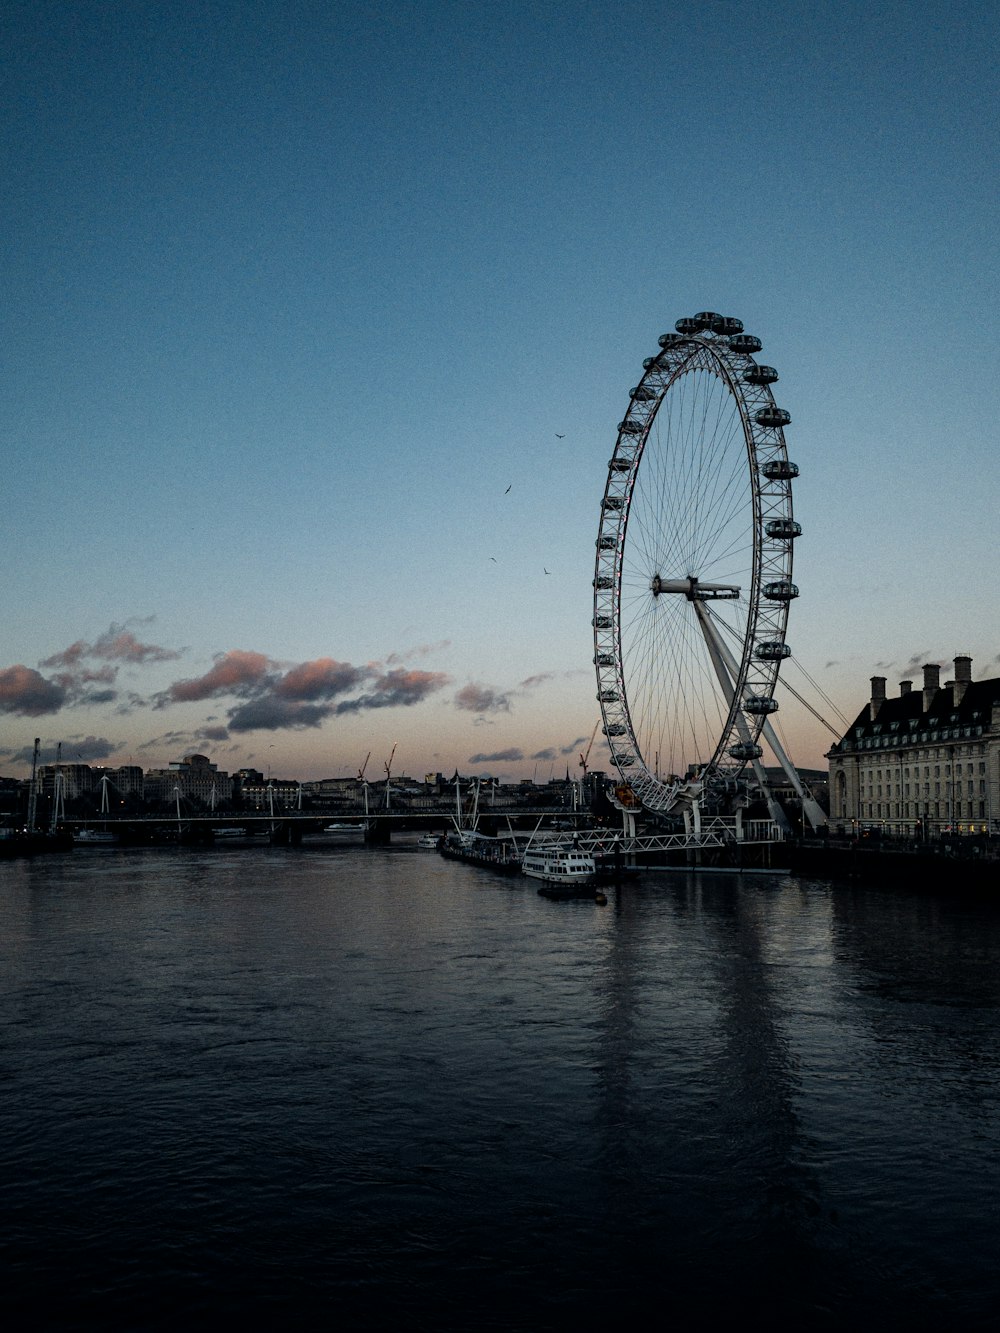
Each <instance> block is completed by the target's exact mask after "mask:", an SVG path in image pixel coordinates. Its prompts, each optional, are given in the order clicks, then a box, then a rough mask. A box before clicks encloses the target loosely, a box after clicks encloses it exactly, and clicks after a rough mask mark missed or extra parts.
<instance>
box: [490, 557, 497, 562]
mask: <svg viewBox="0 0 1000 1333" xmlns="http://www.w3.org/2000/svg"><path fill="white" fill-rule="evenodd" d="M490 559H491V560H492V561H493V563H494V564H496V562H497V558H496V556H495V555H491V556H490Z"/></svg>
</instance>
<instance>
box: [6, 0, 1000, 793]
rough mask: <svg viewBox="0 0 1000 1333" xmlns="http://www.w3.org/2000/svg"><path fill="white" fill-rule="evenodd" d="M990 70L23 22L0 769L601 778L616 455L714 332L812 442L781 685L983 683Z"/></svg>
mask: <svg viewBox="0 0 1000 1333" xmlns="http://www.w3.org/2000/svg"><path fill="white" fill-rule="evenodd" d="M998 27H1000V18H998V11H997V8H996V6H995V4H992V3H979V2H978V0H970V2H968V3H963V2H962V0H950V2H949V3H947V4H945V3H939V0H925V2H924V3H921V4H919V5H916V4H913V3H897V2H892V3H883V4H875V5H871V4H870V3H858V2H857V0H839V2H838V3H823V2H822V0H820V2H819V3H793V2H791V0H776V2H775V3H772V4H770V5H767V6H765V7H763V8H762V7H759V6H756V7H755V6H741V5H735V4H731V3H721V2H720V3H715V2H713V0H702V3H700V4H698V5H690V4H680V3H675V2H674V0H661V3H659V4H657V5H648V4H637V3H632V2H631V0H618V2H617V3H614V4H611V3H595V2H589V3H574V0H563V3H560V4H553V3H548V2H547V0H531V2H530V3H528V0H524V2H523V3H522V0H489V2H488V3H484V2H481V0H461V2H459V0H454V2H452V0H424V3H409V2H407V0H393V3H392V4H389V3H382V2H381V0H373V2H372V3H366V4H361V3H353V2H352V0H339V3H336V4H332V3H314V2H311V0H282V3H271V2H270V0H264V2H261V3H257V4H252V3H233V2H232V0H215V2H213V3H201V2H200V0H191V3H188V4H185V5H180V6H178V5H176V4H166V3H157V2H154V0H150V2H144V0H134V2H133V3H128V4H120V3H111V2H110V0H109V2H108V3H97V2H96V0H75V2H74V3H73V4H72V5H70V4H59V3H56V4H51V5H38V4H37V3H34V2H32V3H20V2H19V0H10V3H8V5H7V6H5V8H4V12H3V16H2V18H0V35H2V43H0V49H2V52H3V55H2V63H3V93H2V106H3V116H4V121H5V124H4V133H3V136H2V144H3V147H2V151H3V158H4V160H3V180H4V182H5V186H4V190H3V192H2V194H0V224H2V235H3V237H4V259H3V264H2V266H0V275H2V283H3V289H2V314H0V319H2V321H3V348H4V361H5V366H4V373H3V375H2V377H0V378H2V384H0V451H2V464H3V476H4V480H5V486H4V495H5V505H4V513H3V524H2V527H0V569H2V582H0V606H2V617H0V773H4V774H7V775H10V776H24V775H25V774H26V773H27V772H28V771H29V768H30V750H31V743H32V739H33V737H35V736H38V737H40V738H41V740H42V749H43V758H45V759H51V758H52V757H53V755H54V747H55V745H56V743H57V742H58V741H62V743H63V758H64V759H65V760H67V761H69V760H84V761H86V762H92V763H107V764H120V763H128V762H132V763H140V764H142V765H143V767H146V768H149V767H158V766H163V765H166V764H167V763H168V762H170V761H172V760H175V759H178V758H180V757H181V756H182V755H183V754H185V753H188V752H190V751H199V752H202V753H207V754H209V756H210V757H211V758H212V759H213V760H214V761H215V762H217V763H218V765H219V767H220V768H222V769H225V770H227V771H234V770H235V769H236V768H238V767H241V766H244V765H252V766H255V767H258V768H260V769H262V770H263V769H267V771H269V772H272V773H273V775H274V776H287V777H300V778H319V777H325V776H338V775H344V774H354V773H356V772H357V771H358V769H359V768H360V767H361V766H362V764H363V762H364V761H365V757H366V754H367V753H369V752H371V755H372V758H371V760H370V764H369V776H371V772H372V771H375V772H376V773H377V774H380V773H381V772H382V768H383V765H384V763H385V761H386V760H388V758H389V755H390V752H391V751H392V747H393V746H394V745H395V746H396V752H395V757H394V760H393V771H394V772H396V773H401V772H406V773H408V774H410V775H415V776H416V775H419V776H422V775H423V773H424V772H428V771H438V770H440V771H447V772H449V773H450V772H452V771H454V769H455V768H456V767H457V768H459V769H460V770H461V771H462V772H463V773H464V772H480V773H486V772H489V773H493V774H497V775H500V776H502V777H504V778H506V779H508V780H515V779H518V778H522V777H532V776H536V777H537V778H538V779H539V780H544V779H547V778H548V777H549V776H553V775H554V776H561V775H562V774H563V773H564V772H565V769H566V767H567V765H569V766H570V768H571V770H572V771H573V772H578V771H579V769H578V765H577V756H578V754H579V752H580V751H581V750H583V749H584V748H585V747H586V743H587V741H588V740H589V738H590V735H591V732H592V729H593V727H594V725H595V723H596V722H597V720H598V706H597V703H596V699H595V693H596V690H595V680H594V669H593V666H592V663H591V658H592V655H593V637H592V629H591V625H590V618H591V615H592V595H593V594H592V588H591V580H592V578H593V566H594V540H595V537H596V535H597V530H598V520H599V505H600V500H601V497H602V495H603V490H604V483H605V479H606V476H607V460H608V458H609V457H610V454H611V452H612V450H613V448H614V443H615V438H616V434H617V431H616V425H617V422H618V421H619V420H620V419H621V418H622V416H623V415H624V412H625V408H626V405H627V402H628V390H629V387H630V386H631V385H633V384H635V383H636V382H637V380H638V379H639V378H640V375H641V365H642V361H643V359H644V358H645V357H647V356H649V355H651V354H652V353H653V352H655V351H656V350H657V347H656V340H657V337H658V336H659V334H661V333H662V332H664V331H666V330H669V329H672V328H673V325H674V321H675V320H676V319H677V318H679V317H681V316H684V315H690V314H693V313H694V312H695V311H698V310H703V309H711V310H717V311H721V312H722V313H724V314H729V315H735V316H737V317H738V318H740V319H742V320H743V322H744V325H745V326H746V328H747V330H748V331H750V332H753V333H755V334H757V335H758V336H759V337H760V338H761V339H762V341H763V344H764V351H763V353H762V354H761V356H760V358H759V359H762V360H764V361H765V362H766V363H767V364H770V365H774V366H775V367H777V369H778V371H779V374H780V377H781V379H780V383H779V384H778V385H777V386H776V387H775V395H776V399H777V401H778V402H779V403H780V404H781V405H782V406H784V407H786V408H787V409H788V410H789V411H790V412H791V415H792V425H791V426H790V427H789V428H788V430H787V431H786V439H787V442H788V449H789V455H790V457H791V458H792V459H793V460H794V461H795V462H797V464H798V465H799V468H800V473H801V475H800V479H799V481H798V482H797V483H796V489H795V514H796V518H797V519H798V520H799V521H800V522H801V523H802V526H803V529H804V532H803V536H802V537H801V538H800V539H799V542H798V543H797V546H796V552H795V571H794V572H795V581H796V583H797V584H798V586H799V588H800V594H801V595H800V597H799V599H798V600H797V601H796V602H795V603H794V605H793V607H792V613H791V616H790V620H789V628H788V641H789V642H790V644H791V645H792V648H793V651H794V654H795V658H794V662H795V663H796V664H801V667H802V668H803V669H804V671H805V672H806V673H807V675H808V677H809V678H811V680H812V681H814V682H816V685H817V686H818V687H819V689H820V691H821V695H820V696H819V697H817V695H816V694H814V693H813V692H812V689H811V687H810V686H809V685H808V684H807V683H806V681H805V679H804V678H802V677H800V676H799V675H798V674H797V671H796V670H795V669H790V670H789V677H788V678H789V680H790V682H791V683H792V684H793V685H795V686H796V688H797V689H798V690H799V692H800V693H803V694H804V695H805V697H807V698H810V700H811V702H812V703H813V705H814V706H815V707H817V709H818V711H820V712H821V713H823V714H824V716H825V717H826V718H827V719H828V720H829V721H830V722H831V723H833V724H834V725H835V726H836V727H838V728H839V718H838V717H837V715H836V713H835V712H831V708H830V706H828V704H827V703H826V701H825V700H823V699H822V695H826V696H827V697H828V699H829V700H830V701H831V703H832V704H833V705H835V706H836V708H837V709H839V710H840V711H841V712H842V713H843V714H845V715H846V716H848V717H851V718H853V716H854V715H855V714H856V713H857V711H858V709H859V708H860V706H861V704H863V703H864V701H865V700H866V699H867V697H868V690H869V686H868V678H869V677H870V676H871V675H885V676H887V677H888V678H889V691H890V693H892V692H894V690H895V688H896V682H897V681H898V680H899V679H902V678H906V677H915V678H916V680H917V681H918V683H919V679H920V676H919V667H920V665H921V664H922V663H923V662H925V661H932V662H940V663H941V664H942V665H943V667H944V668H945V676H944V677H943V678H950V676H949V672H948V668H949V664H950V661H951V658H952V657H953V656H954V655H956V654H957V653H969V654H971V655H972V657H973V659H974V665H973V674H974V676H975V678H976V679H980V678H983V677H987V676H996V675H1000V665H998V663H1000V636H998V634H997V628H996V627H997V623H998V616H997V611H998V604H1000V587H998V580H997V577H996V559H995V531H996V515H997V513H998V510H1000V505H998V498H1000V497H998V492H1000V479H998V478H1000V468H998V465H997V451H996V431H997V428H996V422H997V419H998V411H997V407H998V404H997V375H996V366H997V363H998V348H997V332H996V330H997V321H996V318H995V311H996V308H997V304H998V290H997V288H998V283H997V248H996V239H995V238H996V234H997V225H996V224H997V216H996V201H997V181H998V170H997V166H998V164H997V140H996V133H995V111H996V106H997V92H998V89H997V86H996V84H997V73H996V70H997V62H996V50H997V38H998ZM780 718H781V721H782V734H783V736H784V738H785V740H786V742H787V743H788V746H789V748H790V749H791V751H792V754H793V757H794V758H795V760H796V761H797V762H798V763H799V764H800V765H801V766H804V767H814V766H820V765H823V764H824V760H823V757H822V756H823V754H824V752H825V750H826V749H827V748H828V746H829V743H830V742H831V741H832V740H833V736H832V735H831V734H830V732H829V731H828V730H826V729H825V728H824V727H823V725H822V724H821V723H820V722H818V721H817V720H816V719H815V718H814V717H813V716H812V714H811V713H809V712H808V711H807V710H805V709H803V708H801V707H800V706H798V705H797V704H796V703H795V701H794V700H787V701H786V702H783V704H782V712H781V714H780ZM601 766H605V767H606V766H607V750H606V749H603V750H602V748H601V738H600V737H599V738H598V741H597V742H596V743H595V746H594V750H593V752H592V755H591V767H601Z"/></svg>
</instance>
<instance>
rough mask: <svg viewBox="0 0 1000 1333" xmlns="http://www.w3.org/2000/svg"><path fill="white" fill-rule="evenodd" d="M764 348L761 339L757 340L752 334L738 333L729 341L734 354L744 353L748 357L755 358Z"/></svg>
mask: <svg viewBox="0 0 1000 1333" xmlns="http://www.w3.org/2000/svg"><path fill="white" fill-rule="evenodd" d="M763 346H764V344H763V343H762V342H761V340H760V339H759V338H755V337H754V335H753V334H752V333H737V334H736V336H735V337H733V338H730V339H729V347H730V350H731V351H733V352H743V353H745V354H746V355H747V356H755V355H756V354H757V353H758V352H759V351H760V349H761V348H762V347H763Z"/></svg>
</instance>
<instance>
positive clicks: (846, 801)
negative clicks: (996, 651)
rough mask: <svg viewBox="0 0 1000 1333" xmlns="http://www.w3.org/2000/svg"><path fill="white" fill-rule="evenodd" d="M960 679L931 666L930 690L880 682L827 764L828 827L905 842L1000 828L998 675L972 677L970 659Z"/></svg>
mask: <svg viewBox="0 0 1000 1333" xmlns="http://www.w3.org/2000/svg"><path fill="white" fill-rule="evenodd" d="M954 668H955V677H954V680H949V681H946V682H945V684H944V685H941V683H940V677H941V668H940V667H939V666H931V665H928V666H925V667H924V668H923V677H924V679H923V688H922V689H920V690H915V689H914V688H913V682H912V681H909V680H903V681H900V684H899V694H898V695H896V696H895V697H894V698H887V697H886V692H885V684H886V678H885V677H884V676H872V678H871V699H870V700H869V702H868V703H867V704H866V705H865V707H864V708H863V709H862V710H861V712H860V713H859V714H858V716H857V718H855V720H854V723H853V725H852V726H851V727H850V728H849V730H848V731H847V732H846V734H845V735H844V736H843V738H842V739H841V740H839V741H838V742H837V744H836V745H834V746H833V748H832V749H831V750H830V752H829V754H828V755H827V758H828V759H829V761H830V822H831V825H832V826H833V827H834V828H837V827H838V826H840V827H843V828H844V829H845V830H850V829H852V828H853V829H856V830H865V829H872V828H875V829H879V830H881V831H882V832H884V833H886V834H894V835H899V836H905V837H924V838H927V837H939V836H940V835H941V834H942V833H947V834H954V833H962V834H969V833H980V834H981V833H987V832H991V833H997V832H1000V678H994V679H992V680H979V681H974V680H973V679H972V658H971V657H965V656H960V657H956V658H955V662H954Z"/></svg>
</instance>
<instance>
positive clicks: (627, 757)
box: [611, 754, 635, 768]
mask: <svg viewBox="0 0 1000 1333" xmlns="http://www.w3.org/2000/svg"><path fill="white" fill-rule="evenodd" d="M611 762H612V763H613V764H614V766H615V768H630V767H631V766H632V764H634V763H635V755H634V754H613V755H612V756H611Z"/></svg>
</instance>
